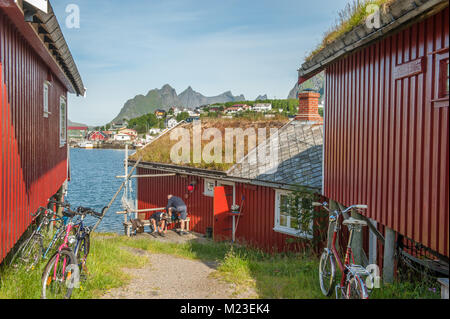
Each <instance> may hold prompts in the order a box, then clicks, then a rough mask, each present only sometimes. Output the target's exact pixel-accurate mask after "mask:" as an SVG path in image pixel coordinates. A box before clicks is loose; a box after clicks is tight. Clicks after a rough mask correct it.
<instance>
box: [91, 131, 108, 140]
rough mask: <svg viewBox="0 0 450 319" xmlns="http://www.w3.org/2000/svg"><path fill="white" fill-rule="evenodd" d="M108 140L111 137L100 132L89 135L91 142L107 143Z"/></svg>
mask: <svg viewBox="0 0 450 319" xmlns="http://www.w3.org/2000/svg"><path fill="white" fill-rule="evenodd" d="M108 138H109V137H108V135H107V134H106V133H104V132H100V131H94V132H90V133H89V134H88V140H89V141H107V140H108Z"/></svg>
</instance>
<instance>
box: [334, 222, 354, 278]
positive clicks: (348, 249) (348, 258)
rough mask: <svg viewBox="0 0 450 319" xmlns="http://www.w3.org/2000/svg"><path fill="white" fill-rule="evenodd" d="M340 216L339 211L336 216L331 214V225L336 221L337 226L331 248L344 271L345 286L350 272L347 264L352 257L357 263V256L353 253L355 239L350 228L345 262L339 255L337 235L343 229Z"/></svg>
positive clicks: (341, 269) (342, 271)
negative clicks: (353, 240)
mask: <svg viewBox="0 0 450 319" xmlns="http://www.w3.org/2000/svg"><path fill="white" fill-rule="evenodd" d="M339 216H340V214H339V213H337V216H336V217H335V218H333V217H331V216H330V223H329V225H330V226H331V224H332V223H333V222H334V223H335V226H334V231H333V239H332V242H331V248H330V249H329V250H331V252H332V254H333V255H334V258H335V259H336V261H337V264H338V267H339V269H340V271H341V273H342V277H341V283H340V286H341V287H343V286H344V284H345V281H346V277H347V274H348V268H347V267H346V266H347V265H348V266H349V265H350V257H351V258H352V261H353V263H355V257H354V255H353V251H352V247H351V243H352V239H353V229H351V230H350V236H349V239H348V243H347V249H346V252H345V258H344V262H342V259H341V256H340V255H339V252H338V251H337V248H336V242H337V236H338V234H339V231H340V229H341V227H340V225H339Z"/></svg>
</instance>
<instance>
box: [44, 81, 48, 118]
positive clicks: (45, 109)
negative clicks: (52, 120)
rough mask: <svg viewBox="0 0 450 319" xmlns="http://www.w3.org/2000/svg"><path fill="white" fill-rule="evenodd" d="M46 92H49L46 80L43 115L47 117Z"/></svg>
mask: <svg viewBox="0 0 450 319" xmlns="http://www.w3.org/2000/svg"><path fill="white" fill-rule="evenodd" d="M48 92H49V84H48V82H45V83H44V92H43V93H44V101H43V102H44V117H48V115H49V112H48Z"/></svg>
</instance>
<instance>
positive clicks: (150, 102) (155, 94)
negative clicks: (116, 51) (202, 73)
mask: <svg viewBox="0 0 450 319" xmlns="http://www.w3.org/2000/svg"><path fill="white" fill-rule="evenodd" d="M235 101H236V102H238V101H245V96H244V95H242V94H241V95H237V96H234V95H233V93H232V92H231V91H226V92H224V93H222V94H219V95H217V96H212V97H207V96H204V95H203V94H201V93H199V92H196V91H195V90H194V89H193V88H192V87H191V86H189V87H188V88H187V89H186V90H184V91H183V92H181V93H180V94H179V95H178V94H177V92H176V90H175V89H174V88H172V87H171V86H170V85H169V84H165V85H163V87H162V88H161V89H157V88H156V89H153V90H150V91H149V92H148V93H147V94H146V95H143V94H138V95H136V96H135V97H134V98H132V99H129V100H128V101H126V102H125V104H124V106H123V107H122V109H121V110H120V112H119V114H118V115H117V116H116V117H115V118H114V119H113V120H112V122H120V121H122V120H124V119H126V120H129V119H132V118H136V117H139V116H142V115H145V114H148V113H151V112H154V111H155V110H157V109H168V108H169V107H172V106H176V107H185V108H188V109H195V108H196V107H199V106H202V105H207V104H214V103H226V102H235Z"/></svg>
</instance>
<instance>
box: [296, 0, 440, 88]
mask: <svg viewBox="0 0 450 319" xmlns="http://www.w3.org/2000/svg"><path fill="white" fill-rule="evenodd" d="M369 5H376V6H378V7H379V11H378V14H375V13H376V11H374V8H373V7H372V8H370V7H368V6H369ZM448 5H449V3H448V0H359V1H358V0H353V2H352V4H350V5H348V6H347V7H346V9H344V10H343V11H341V13H340V15H339V16H340V19H338V21H337V23H336V25H335V26H334V27H333V28H332V29H331V30H330V31H328V32H327V33H326V34H325V37H324V40H323V41H322V43H321V44H320V45H319V47H318V48H317V49H315V50H314V51H313V52H312V53H311V54H310V55H309V56H308V57H307V58H306V59H305V62H304V63H303V64H302V65H301V67H300V69H299V70H298V72H299V81H300V82H303V81H305V80H307V79H309V78H310V77H312V76H314V75H315V74H317V73H319V72H321V71H322V70H324V69H325V68H326V67H327V65H329V64H330V63H332V62H333V61H335V60H337V59H340V58H341V57H343V56H346V55H348V54H351V53H352V52H354V51H356V50H358V49H359V48H361V47H365V46H367V45H369V44H370V43H373V42H375V41H377V40H378V39H380V38H382V37H386V36H389V35H391V34H393V33H395V32H396V31H397V30H398V29H400V28H404V27H407V26H408V25H410V24H412V23H414V22H416V21H419V20H422V19H423V18H426V17H427V16H430V15H432V14H435V13H437V12H439V11H441V10H443V9H444V8H446V7H448ZM375 8H376V7H375ZM371 14H375V15H374V19H375V18H376V17H378V18H379V20H378V19H377V20H378V22H379V23H380V25H379V26H376V24H374V23H375V20H370V21H371V23H370V24H367V23H365V22H366V20H367V19H366V18H368V17H369V15H371Z"/></svg>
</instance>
